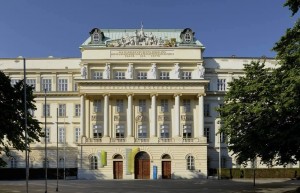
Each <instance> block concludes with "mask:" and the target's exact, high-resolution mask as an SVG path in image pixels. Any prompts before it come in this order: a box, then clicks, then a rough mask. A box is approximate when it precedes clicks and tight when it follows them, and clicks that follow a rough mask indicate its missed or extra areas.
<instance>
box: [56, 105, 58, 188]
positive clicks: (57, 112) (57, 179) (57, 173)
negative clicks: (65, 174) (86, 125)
mask: <svg viewBox="0 0 300 193" xmlns="http://www.w3.org/2000/svg"><path fill="white" fill-rule="evenodd" d="M56 139H57V140H56V192H58V108H56Z"/></svg>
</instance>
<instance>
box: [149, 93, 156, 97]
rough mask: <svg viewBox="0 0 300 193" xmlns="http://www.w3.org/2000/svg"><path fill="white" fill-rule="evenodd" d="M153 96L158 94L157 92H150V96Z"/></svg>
mask: <svg viewBox="0 0 300 193" xmlns="http://www.w3.org/2000/svg"><path fill="white" fill-rule="evenodd" d="M153 96H156V97H157V96H158V94H157V93H150V97H153Z"/></svg>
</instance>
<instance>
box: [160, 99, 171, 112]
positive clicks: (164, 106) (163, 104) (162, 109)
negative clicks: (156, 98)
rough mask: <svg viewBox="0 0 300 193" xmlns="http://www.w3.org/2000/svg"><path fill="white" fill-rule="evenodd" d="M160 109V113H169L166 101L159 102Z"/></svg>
mask: <svg viewBox="0 0 300 193" xmlns="http://www.w3.org/2000/svg"><path fill="white" fill-rule="evenodd" d="M160 107H161V112H168V111H169V104H168V100H167V99H162V100H161V101H160Z"/></svg>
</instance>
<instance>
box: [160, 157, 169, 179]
mask: <svg viewBox="0 0 300 193" xmlns="http://www.w3.org/2000/svg"><path fill="white" fill-rule="evenodd" d="M162 178H163V179H171V161H163V162H162Z"/></svg>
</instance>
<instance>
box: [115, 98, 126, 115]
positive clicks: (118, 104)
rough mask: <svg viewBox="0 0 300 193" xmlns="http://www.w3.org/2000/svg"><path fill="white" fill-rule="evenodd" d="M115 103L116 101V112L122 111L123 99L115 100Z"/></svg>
mask: <svg viewBox="0 0 300 193" xmlns="http://www.w3.org/2000/svg"><path fill="white" fill-rule="evenodd" d="M116 103H117V106H116V107H117V112H118V113H122V112H123V110H124V104H123V100H119V99H118V100H117V101H116Z"/></svg>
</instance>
